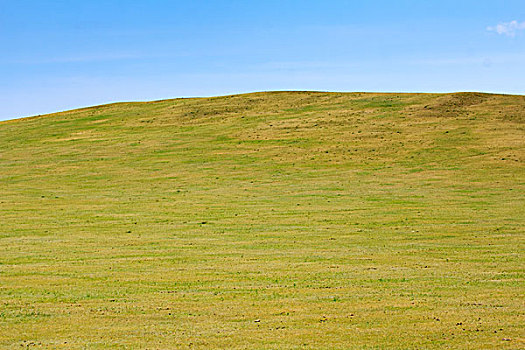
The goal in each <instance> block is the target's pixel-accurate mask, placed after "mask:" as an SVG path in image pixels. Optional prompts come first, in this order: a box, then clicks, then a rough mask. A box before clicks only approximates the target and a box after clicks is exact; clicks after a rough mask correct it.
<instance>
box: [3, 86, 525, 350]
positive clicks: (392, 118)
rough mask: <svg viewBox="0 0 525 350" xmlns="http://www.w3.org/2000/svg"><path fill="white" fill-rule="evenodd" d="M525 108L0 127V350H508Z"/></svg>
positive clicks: (245, 110) (282, 108)
mask: <svg viewBox="0 0 525 350" xmlns="http://www.w3.org/2000/svg"><path fill="white" fill-rule="evenodd" d="M524 130H525V96H521V95H493V94H482V93H455V94H395V93H394V94H392V93H388V94H386V93H328V92H265V93H252V94H243V95H233V96H222V97H212V98H187V99H186V98H184V99H173V100H163V101H154V102H136V103H116V104H110V105H103V106H96V107H90V108H83V109H78V110H72V111H67V112H61V113H55V114H50V115H45V116H38V117H32V118H25V119H18V120H13V121H6V122H0V213H1V218H0V300H1V302H0V347H5V348H9V347H15V346H17V347H18V346H20V345H22V346H29V345H38V346H41V347H43V348H60V347H63V348H74V349H76V348H85V347H89V348H110V347H114V348H119V347H120V348H126V347H130V348H146V347H147V348H175V347H177V348H182V347H189V346H190V347H194V348H203V349H204V348H218V347H219V348H247V347H248V348H254V347H255V348H279V349H288V348H289V349H292V348H327V349H328V348H359V349H364V348H442V347H451V348H457V349H460V348H465V349H467V348H520V347H524V346H525V343H524V335H523V324H522V322H521V321H522V320H520V317H522V316H523V314H522V313H523V308H522V307H523V305H522V300H521V298H522V296H523V292H524V288H523V282H524V270H523V266H524V259H523V232H524V229H525V209H524V208H525V203H524V198H525V196H524V195H525V186H524V184H525V171H524V170H525V169H524V166H523V162H524V157H525V133H524Z"/></svg>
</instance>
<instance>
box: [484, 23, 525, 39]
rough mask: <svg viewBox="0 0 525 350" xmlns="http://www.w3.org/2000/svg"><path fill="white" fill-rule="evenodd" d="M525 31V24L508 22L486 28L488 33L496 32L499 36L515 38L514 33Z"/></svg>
mask: <svg viewBox="0 0 525 350" xmlns="http://www.w3.org/2000/svg"><path fill="white" fill-rule="evenodd" d="M524 29H525V22H518V21H510V22H503V23H499V24H498V25H496V26H494V27H487V30H488V31H490V32H496V33H498V34H500V35H507V36H515V35H516V32H517V31H519V30H524Z"/></svg>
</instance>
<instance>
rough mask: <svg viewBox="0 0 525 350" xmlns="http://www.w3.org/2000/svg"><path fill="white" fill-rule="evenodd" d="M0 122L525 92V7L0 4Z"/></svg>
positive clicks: (7, 0)
mask: <svg viewBox="0 0 525 350" xmlns="http://www.w3.org/2000/svg"><path fill="white" fill-rule="evenodd" d="M0 50H1V51H0V52H1V55H0V120H2V119H11V118H16V117H22V116H29V115H36V114H44V113H49V112H53V111H60V110H66V109H71V108H76V107H82V106H89V105H95V104H102V103H107V102H113V101H132V100H153V99H163V98H174V97H182V96H184V97H188V96H210V95H225V94H232V93H241V92H250V91H262V90H330V91H399V92H408V91H418V92H419V91H421V92H448V91H486V92H502V93H516V94H523V93H525V1H523V0H515V1H505V0H499V1H498V0H490V1H485V0H477V1H469V0H465V1H461V0H454V1H448V0H439V1H432V0H425V1H423V0H417V1H415V0H412V1H409V0H399V1H372V0H370V1H366V0H361V1H305V0H303V1H287V0H281V1H271V0H267V1H247V0H246V1H162V0H157V1H155V0H150V1H133V0H128V1H111V0H104V1H97V0H91V1H73V0H70V1H66V0H63V1H56V0H55V1H54V0H48V1H29V0H0Z"/></svg>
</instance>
